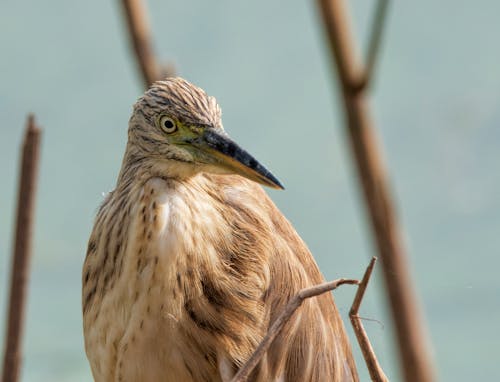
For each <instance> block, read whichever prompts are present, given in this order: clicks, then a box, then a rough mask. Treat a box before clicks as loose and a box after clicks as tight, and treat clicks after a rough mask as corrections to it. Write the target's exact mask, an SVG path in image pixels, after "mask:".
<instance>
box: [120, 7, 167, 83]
mask: <svg viewBox="0 0 500 382" xmlns="http://www.w3.org/2000/svg"><path fill="white" fill-rule="evenodd" d="M122 5H123V11H124V13H125V17H126V20H127V27H128V31H129V36H130V40H131V43H132V46H133V48H134V53H135V57H136V59H137V64H138V66H139V69H140V72H141V75H142V80H143V83H144V86H145V88H146V89H147V88H148V87H149V86H150V85H151V84H152V83H153V82H155V81H157V80H160V79H162V78H163V77H169V76H172V75H173V74H174V71H175V70H174V68H173V66H172V65H170V64H169V65H168V66H167V67H166V68H162V67H161V66H160V65H159V64H158V62H157V61H156V58H155V55H154V53H153V48H152V46H151V39H150V33H149V23H148V20H147V15H146V9H145V6H144V4H143V2H142V0H122Z"/></svg>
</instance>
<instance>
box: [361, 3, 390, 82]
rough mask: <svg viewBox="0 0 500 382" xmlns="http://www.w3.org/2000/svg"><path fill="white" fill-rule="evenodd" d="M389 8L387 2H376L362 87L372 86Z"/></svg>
mask: <svg viewBox="0 0 500 382" xmlns="http://www.w3.org/2000/svg"><path fill="white" fill-rule="evenodd" d="M388 8H389V0H378V1H377V8H376V9H375V13H374V16H373V22H372V27H371V30H370V40H369V44H368V51H367V55H366V67H365V73H364V78H363V80H364V84H363V87H370V86H371V85H372V84H373V78H374V76H375V75H374V73H375V69H376V68H375V66H376V64H377V61H378V57H379V53H380V45H381V43H382V35H383V32H384V26H385V24H386V22H385V21H386V18H387V9H388Z"/></svg>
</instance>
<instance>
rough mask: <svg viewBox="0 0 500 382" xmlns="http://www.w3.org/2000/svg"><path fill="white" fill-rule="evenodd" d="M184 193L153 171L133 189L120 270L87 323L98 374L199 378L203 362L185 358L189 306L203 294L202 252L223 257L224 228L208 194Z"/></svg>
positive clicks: (132, 377)
mask: <svg viewBox="0 0 500 382" xmlns="http://www.w3.org/2000/svg"><path fill="white" fill-rule="evenodd" d="M185 192H188V193H189V191H187V190H183V189H180V190H179V189H178V188H175V187H171V185H170V184H169V182H168V181H166V180H163V179H159V178H152V179H150V180H148V181H147V182H146V183H145V184H144V186H143V187H142V188H141V189H140V190H138V192H137V193H136V194H135V196H134V195H131V197H132V198H135V200H136V202H134V203H132V205H133V207H132V208H131V210H130V216H129V218H130V221H129V224H128V225H127V226H128V227H129V228H128V233H127V234H126V236H125V237H126V243H123V244H122V248H123V253H122V255H121V256H122V257H123V258H122V267H121V271H120V274H119V276H117V280H116V282H114V285H113V288H111V289H110V290H108V291H107V293H106V294H105V295H104V296H103V298H102V300H101V301H97V303H96V304H94V306H93V307H92V309H91V310H92V311H94V310H96V309H97V310H98V314H97V315H96V316H95V320H94V322H92V324H91V325H88V324H86V325H85V326H86V333H85V337H86V348H87V353H88V355H89V359H90V360H91V363H92V364H93V371H94V377H95V379H96V380H97V381H99V380H110V376H112V377H113V378H114V379H115V380H122V381H127V380H131V381H132V380H142V381H149V380H151V381H157V380H160V379H161V380H167V381H168V378H169V377H168V375H170V376H175V380H176V381H177V382H179V381H183V380H184V379H183V377H185V379H186V380H192V375H191V373H192V371H190V370H189V364H193V363H195V362H196V361H195V360H187V361H186V357H188V358H189V356H190V353H189V352H186V349H184V347H185V336H186V335H189V333H186V330H189V325H187V326H186V325H184V324H185V320H186V306H187V304H188V302H187V301H196V298H197V296H198V295H200V294H202V291H201V289H200V286H199V285H200V284H199V281H198V277H197V275H198V268H199V263H200V259H199V254H200V253H202V254H203V258H204V260H203V261H205V262H206V261H207V259H208V262H209V263H210V257H211V256H213V257H216V256H217V254H216V251H215V249H214V248H213V247H212V245H211V244H210V240H209V239H210V238H211V237H214V236H217V235H218V234H217V232H215V230H214V227H217V224H218V220H219V218H218V217H217V212H216V211H215V210H213V209H212V208H210V203H208V201H207V203H205V201H204V200H203V196H199V197H198V198H196V197H195V196H194V195H186V194H185ZM193 197H194V198H193ZM109 209H110V210H112V209H113V208H112V206H111V205H110V206H109ZM219 223H223V222H219ZM120 260H121V259H117V263H119V262H120ZM214 261H215V258H214ZM92 313H93V312H92ZM87 316H88V317H90V316H91V314H87ZM205 362H206V361H205ZM110 365H111V366H110ZM166 370H168V375H167V373H166ZM96 371H97V372H96ZM99 376H102V378H99Z"/></svg>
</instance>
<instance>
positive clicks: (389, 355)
mask: <svg viewBox="0 0 500 382" xmlns="http://www.w3.org/2000/svg"><path fill="white" fill-rule="evenodd" d="M374 3H375V2H373V1H363V0H353V1H351V2H350V4H351V5H352V13H353V16H354V19H355V25H354V28H355V31H356V35H357V37H358V39H359V40H360V41H362V42H366V37H367V32H368V25H369V21H370V20H371V18H370V15H371V11H372V8H373V5H374ZM148 7H149V13H150V21H151V24H152V29H153V35H154V42H155V47H156V51H157V53H158V55H159V56H160V57H162V58H165V59H169V60H173V61H174V62H175V64H176V66H177V68H178V72H179V74H180V75H182V76H183V77H185V78H187V79H188V80H190V81H192V82H194V83H195V84H197V85H199V86H201V87H203V88H204V89H205V90H206V91H207V92H208V93H209V94H212V95H215V96H216V97H217V99H218V101H219V103H220V105H221V106H222V109H223V113H224V118H223V120H224V126H225V128H226V130H227V131H228V132H229V133H230V134H231V135H232V136H233V138H235V140H236V141H238V142H239V143H240V144H241V145H242V146H243V147H245V148H246V149H248V150H249V151H250V152H251V153H253V154H254V155H255V156H256V157H257V158H258V159H260V160H261V161H262V162H263V163H265V164H267V165H268V167H269V168H270V169H271V170H272V171H273V172H274V173H275V174H276V175H277V176H278V178H279V179H280V180H282V181H283V183H284V184H285V186H286V191H284V192H275V191H269V192H270V194H271V196H272V198H273V199H274V200H275V202H276V203H277V205H278V206H279V207H280V209H281V210H282V211H283V212H284V213H285V215H286V216H287V217H288V218H289V219H290V220H291V221H292V222H293V224H294V225H295V227H296V228H297V230H298V231H299V233H300V234H301V235H302V237H303V238H304V239H305V240H306V242H307V243H308V244H309V246H310V248H311V250H312V251H313V253H314V255H315V257H316V259H317V261H318V263H319V264H320V267H321V269H322V270H323V272H324V274H325V276H326V277H327V278H328V279H333V278H338V277H342V276H345V277H360V276H361V274H362V272H363V271H364V268H365V266H366V265H367V263H368V260H369V258H370V256H371V255H372V253H373V252H372V245H371V238H370V232H369V230H368V228H367V224H366V222H365V215H364V211H363V209H362V204H361V201H360V198H359V196H360V194H359V191H358V187H357V180H356V179H355V177H354V171H353V170H354V169H353V166H352V164H351V161H350V153H349V151H348V147H347V144H346V143H347V141H346V139H345V137H344V134H343V126H342V123H343V114H342V109H341V108H340V107H339V96H338V94H337V88H336V78H335V76H333V75H332V73H331V71H330V62H331V61H330V55H329V52H328V50H327V46H326V44H325V39H324V34H323V29H322V27H321V25H320V23H319V17H318V14H317V9H316V7H315V2H314V1H284V0H281V1H278V0H276V1H264V0H258V1H252V2H235V1H229V0H222V1H210V2H209V1H206V0H196V1H190V2H181V1H172V0H171V1H149V2H148ZM389 12H390V13H389V17H388V24H387V29H386V33H385V39H384V43H383V52H382V55H381V60H380V62H379V66H378V71H377V76H376V81H375V88H374V90H373V92H372V96H373V97H372V106H373V110H374V120H375V122H376V126H377V127H378V130H379V134H380V138H381V140H382V142H383V145H384V147H385V151H386V162H387V165H388V169H389V173H390V177H391V181H392V187H393V191H394V193H395V195H396V196H397V203H398V207H399V214H400V217H401V221H402V223H403V226H404V230H405V236H406V242H407V245H408V249H409V254H410V257H411V258H410V260H411V265H412V273H413V276H414V280H415V283H416V287H417V289H418V292H419V294H420V299H421V302H422V306H423V308H424V311H425V314H426V321H427V324H428V328H429V333H430V336H431V338H432V343H433V350H434V356H435V361H436V365H437V369H438V372H439V376H440V379H442V380H446V381H469V380H484V381H486V380H488V381H492V380H500V369H499V368H498V361H499V359H500V350H499V349H500V348H499V344H500V333H499V331H498V330H496V325H497V324H498V323H499V322H500V286H499V282H498V268H499V266H500V256H499V255H500V214H499V208H500V176H499V163H500V150H499V149H500V128H499V125H500V107H499V102H500V48H499V44H498V37H499V35H500V24H499V23H498V15H499V14H500V3H499V2H497V1H493V0H491V1H478V2H471V1H451V0H443V1H439V2H436V1H430V0H423V1H418V2H396V1H394V2H393V4H392V5H391V7H390V11H389ZM0 31H1V33H0V55H1V56H0V57H1V59H0V162H1V166H0V179H1V183H0V211H1V219H0V254H1V255H0V256H1V257H0V288H1V293H0V317H1V318H0V325H1V332H0V340H2V342H1V343H2V345H3V337H4V324H5V311H6V304H7V285H8V273H9V269H10V249H11V240H12V237H13V231H12V225H13V220H14V208H15V200H16V187H17V180H16V174H17V168H18V162H17V160H18V148H19V146H20V143H21V136H22V129H23V126H24V123H25V116H26V113H27V112H29V111H32V112H35V113H36V116H37V120H38V121H39V123H40V124H41V125H42V126H43V127H44V136H43V149H42V162H41V171H40V184H39V194H38V199H37V213H36V235H35V242H34V248H35V253H34V259H33V263H32V277H31V284H30V295H29V307H28V317H27V330H26V335H25V341H24V349H25V362H24V369H23V374H22V380H23V381H49V380H50V381H90V380H91V374H90V369H89V367H88V365H87V362H86V358H85V354H84V350H83V339H82V329H81V326H82V323H81V312H80V269H81V265H82V262H83V258H84V254H85V247H86V241H87V238H88V235H89V232H90V228H91V225H92V220H93V216H94V214H95V212H96V209H97V206H98V205H99V203H100V201H101V200H102V193H103V192H106V191H108V190H110V189H112V188H113V186H114V183H115V181H116V176H117V173H118V170H119V166H120V161H121V157H122V154H123V151H124V146H125V140H126V129H127V122H128V118H129V115H130V111H131V106H132V104H133V103H134V102H135V100H136V98H137V97H138V96H139V95H140V94H141V93H142V87H141V81H140V78H139V76H138V73H137V72H136V68H135V62H134V61H133V59H132V56H131V54H130V50H129V45H128V39H127V35H126V33H125V28H124V22H123V19H122V13H121V8H120V7H119V2H118V1H97V0H91V1H79V2H73V1H72V2H70V1H62V0H57V1H56V0H53V1H50V2H42V1H35V0H19V1H14V0H3V1H1V2H0ZM363 45H365V44H363ZM380 276H381V275H380V270H378V271H377V273H376V274H375V278H374V280H373V283H372V284H371V286H370V288H369V289H370V293H369V294H368V295H367V296H366V298H365V300H364V302H363V306H362V310H361V314H362V315H363V316H365V317H368V318H372V319H376V320H379V321H381V323H382V324H383V325H381V324H378V323H376V322H371V321H367V322H365V326H366V328H367V330H368V334H369V336H370V338H371V340H372V343H373V345H374V347H375V350H376V353H377V355H378V357H379V360H380V362H381V364H382V366H383V368H384V369H385V371H386V374H387V375H388V376H389V378H390V379H391V380H394V381H397V380H399V376H398V368H397V363H396V362H397V357H396V352H395V349H394V347H393V338H392V335H391V333H392V327H391V323H390V320H389V317H388V316H387V315H386V313H385V299H384V295H383V290H382V280H381V277H380ZM353 291H354V290H353V288H350V287H344V289H341V290H339V291H338V292H335V295H336V296H337V300H338V304H339V307H340V309H341V312H342V315H343V317H344V318H345V319H346V322H347V313H348V310H349V307H350V303H351V300H352V297H353ZM351 334H352V333H351ZM352 338H354V337H352ZM354 347H355V348H356V349H358V347H357V345H355V346H354ZM356 356H357V359H358V367H359V369H360V371H361V374H362V376H363V379H362V380H367V373H366V372H365V371H364V370H365V367H364V363H363V361H362V359H361V355H360V352H359V351H358V350H356Z"/></svg>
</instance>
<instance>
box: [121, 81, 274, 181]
mask: <svg viewBox="0 0 500 382" xmlns="http://www.w3.org/2000/svg"><path fill="white" fill-rule="evenodd" d="M129 126H130V127H129V146H132V147H133V148H134V150H135V151H138V152H139V153H140V155H141V156H144V157H146V158H148V159H150V161H149V162H150V165H151V163H155V165H154V166H155V167H157V168H164V169H165V170H166V171H168V173H169V175H173V176H176V177H189V176H192V175H194V174H196V173H198V172H211V173H217V174H238V175H241V176H244V177H246V178H248V179H250V180H253V181H255V182H259V183H261V184H264V185H266V186H270V187H273V188H283V186H282V185H281V183H280V182H279V180H278V179H276V177H274V175H272V174H271V173H270V172H269V171H268V170H267V169H266V168H265V167H264V166H262V165H261V164H260V163H259V162H258V161H257V160H256V159H255V158H254V157H253V156H251V155H250V154H249V153H247V152H246V151H245V150H243V149H242V148H241V147H240V146H239V145H238V144H236V143H235V142H234V141H233V140H231V138H229V136H228V135H227V134H226V132H225V131H224V129H223V127H222V121H221V110H220V108H219V105H218V104H217V101H216V100H215V98H213V97H210V96H208V95H207V94H206V93H205V92H204V91H203V90H202V89H200V88H198V87H196V86H194V85H192V84H190V83H189V82H187V81H186V80H183V79H181V78H169V79H167V80H165V81H158V82H156V83H154V84H153V85H152V86H151V88H149V89H148V90H147V91H146V93H145V94H144V95H143V96H142V97H141V98H140V99H139V100H138V101H137V103H136V104H135V106H134V111H133V114H132V117H131V119H130V125H129Z"/></svg>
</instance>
